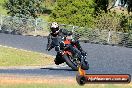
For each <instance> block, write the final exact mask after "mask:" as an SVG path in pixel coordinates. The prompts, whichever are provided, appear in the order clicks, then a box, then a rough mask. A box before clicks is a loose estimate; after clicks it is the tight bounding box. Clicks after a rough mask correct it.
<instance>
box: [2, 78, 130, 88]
mask: <svg viewBox="0 0 132 88" xmlns="http://www.w3.org/2000/svg"><path fill="white" fill-rule="evenodd" d="M0 78H1V79H0V88H132V83H130V84H85V85H84V86H80V85H78V84H77V82H76V80H75V78H70V77H65V78H55V77H52V78H48V77H40V78H34V77H32V78H30V77H28V78H24V77H22V78H19V77H18V78H17V77H11V76H10V77H0Z"/></svg>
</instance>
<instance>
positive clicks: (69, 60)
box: [60, 36, 89, 70]
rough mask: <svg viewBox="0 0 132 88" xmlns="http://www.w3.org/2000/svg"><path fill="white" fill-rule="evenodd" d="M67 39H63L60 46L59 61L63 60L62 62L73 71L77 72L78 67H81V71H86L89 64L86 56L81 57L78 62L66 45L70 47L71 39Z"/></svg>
mask: <svg viewBox="0 0 132 88" xmlns="http://www.w3.org/2000/svg"><path fill="white" fill-rule="evenodd" d="M67 37H68V36H67ZM67 37H66V38H65V39H64V41H63V44H62V45H60V47H61V48H62V49H61V53H60V55H61V56H60V59H63V61H64V62H66V64H67V65H68V66H69V67H71V68H72V69H73V70H78V66H79V65H81V67H82V69H84V70H88V69H89V64H88V61H87V60H86V57H87V54H85V55H82V57H83V58H82V59H81V60H80V59H79V58H78V57H77V55H76V54H73V52H72V51H71V50H70V49H69V46H68V45H71V39H70V38H67ZM73 47H74V48H77V47H76V45H74V46H73Z"/></svg>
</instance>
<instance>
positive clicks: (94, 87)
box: [0, 83, 132, 88]
mask: <svg viewBox="0 0 132 88" xmlns="http://www.w3.org/2000/svg"><path fill="white" fill-rule="evenodd" d="M0 88H132V86H123V85H115V84H86V85H84V86H79V85H78V84H74V85H68V84H67V85H66V84H45V83H44V84H16V85H7V84H6V85H0Z"/></svg>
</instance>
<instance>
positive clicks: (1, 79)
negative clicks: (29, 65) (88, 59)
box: [0, 75, 76, 85]
mask: <svg viewBox="0 0 132 88" xmlns="http://www.w3.org/2000/svg"><path fill="white" fill-rule="evenodd" d="M31 83H47V84H51V83H52V84H62V83H65V84H75V83H76V80H75V78H72V77H65V78H64V77H53V76H45V77H39V76H38V77H36V76H19V75H18V76H16V75H2V76H0V85H1V84H31Z"/></svg>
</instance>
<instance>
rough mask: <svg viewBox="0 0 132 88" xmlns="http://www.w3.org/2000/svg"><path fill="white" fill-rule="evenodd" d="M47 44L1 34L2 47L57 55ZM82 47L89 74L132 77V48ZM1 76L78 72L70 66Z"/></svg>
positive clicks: (6, 71)
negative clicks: (47, 48)
mask: <svg viewBox="0 0 132 88" xmlns="http://www.w3.org/2000/svg"><path fill="white" fill-rule="evenodd" d="M46 44H47V39H46V38H45V37H33V36H21V35H10V34H3V33H0V45H4V46H10V47H15V48H19V49H24V50H29V51H36V52H40V53H47V54H50V55H55V52H54V50H52V51H50V52H47V51H46V50H45V47H46ZM81 45H82V47H83V49H84V50H85V51H86V52H87V53H88V56H87V60H88V62H89V64H90V69H89V70H88V71H87V73H89V74H130V75H132V48H125V47H117V46H109V45H98V44H89V43H81ZM0 74H22V75H38V76H39V75H42V76H45V75H55V76H75V74H76V71H72V70H71V68H69V67H68V66H49V67H48V66H47V67H40V68H32V69H30V68H29V69H28V68H25V69H21V68H18V69H0Z"/></svg>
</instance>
